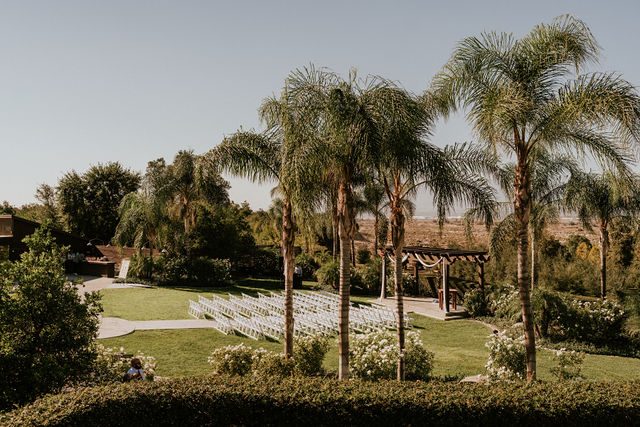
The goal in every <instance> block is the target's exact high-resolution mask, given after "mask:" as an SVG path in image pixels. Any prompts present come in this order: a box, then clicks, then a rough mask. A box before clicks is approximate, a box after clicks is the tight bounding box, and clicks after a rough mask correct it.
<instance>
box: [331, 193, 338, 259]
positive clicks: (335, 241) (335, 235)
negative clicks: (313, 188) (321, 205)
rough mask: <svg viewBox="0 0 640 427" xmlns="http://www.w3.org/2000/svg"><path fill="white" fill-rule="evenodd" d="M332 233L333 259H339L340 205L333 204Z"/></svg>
mask: <svg viewBox="0 0 640 427" xmlns="http://www.w3.org/2000/svg"><path fill="white" fill-rule="evenodd" d="M331 233H332V235H333V248H332V249H331V255H332V256H333V260H334V261H337V260H338V205H337V204H335V203H332V204H331Z"/></svg>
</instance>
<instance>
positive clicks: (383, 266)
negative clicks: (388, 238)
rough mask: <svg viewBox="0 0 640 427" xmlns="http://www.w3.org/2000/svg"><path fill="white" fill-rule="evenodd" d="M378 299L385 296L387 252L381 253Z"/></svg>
mask: <svg viewBox="0 0 640 427" xmlns="http://www.w3.org/2000/svg"><path fill="white" fill-rule="evenodd" d="M380 285H381V289H380V300H383V299H385V298H386V297H387V253H386V251H385V252H384V253H383V254H382V277H381V278H380Z"/></svg>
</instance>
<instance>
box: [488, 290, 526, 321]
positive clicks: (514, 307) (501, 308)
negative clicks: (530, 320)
mask: <svg viewBox="0 0 640 427" xmlns="http://www.w3.org/2000/svg"><path fill="white" fill-rule="evenodd" d="M490 308H491V311H492V312H493V313H494V315H495V316H496V317H501V318H505V319H508V320H511V321H513V322H518V321H520V318H521V313H520V297H519V295H518V290H517V289H516V287H515V286H512V285H507V286H505V287H504V288H503V289H502V291H501V293H500V296H499V297H498V298H497V299H494V300H493V301H492V302H491V305H490Z"/></svg>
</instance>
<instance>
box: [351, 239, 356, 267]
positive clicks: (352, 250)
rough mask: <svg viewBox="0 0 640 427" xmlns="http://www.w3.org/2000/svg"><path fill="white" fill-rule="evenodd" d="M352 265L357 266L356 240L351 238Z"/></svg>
mask: <svg viewBox="0 0 640 427" xmlns="http://www.w3.org/2000/svg"><path fill="white" fill-rule="evenodd" d="M351 265H352V266H354V267H355V266H356V239H354V238H353V237H352V238H351Z"/></svg>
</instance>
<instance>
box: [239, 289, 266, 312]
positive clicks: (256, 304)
mask: <svg viewBox="0 0 640 427" xmlns="http://www.w3.org/2000/svg"><path fill="white" fill-rule="evenodd" d="M242 299H243V300H244V301H245V302H246V303H247V304H249V305H251V306H252V307H253V310H254V311H255V312H257V313H259V314H263V315H268V314H269V313H270V312H271V310H269V308H267V307H265V305H264V304H262V303H261V302H260V300H259V299H258V298H254V297H252V296H249V295H247V294H244V293H243V294H242Z"/></svg>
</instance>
